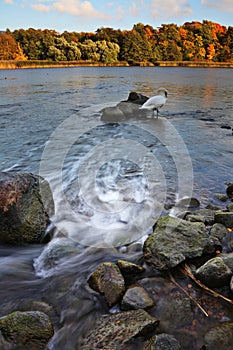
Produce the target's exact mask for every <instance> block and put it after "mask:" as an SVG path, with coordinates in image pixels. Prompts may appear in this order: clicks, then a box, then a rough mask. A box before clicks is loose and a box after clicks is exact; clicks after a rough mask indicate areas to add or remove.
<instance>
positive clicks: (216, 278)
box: [195, 256, 232, 288]
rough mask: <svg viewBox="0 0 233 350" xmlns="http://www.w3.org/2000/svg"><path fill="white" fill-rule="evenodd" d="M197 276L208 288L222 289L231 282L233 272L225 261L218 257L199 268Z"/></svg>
mask: <svg viewBox="0 0 233 350" xmlns="http://www.w3.org/2000/svg"><path fill="white" fill-rule="evenodd" d="M195 276H196V277H197V279H199V280H200V281H201V282H203V283H204V284H205V285H206V286H207V287H210V288H213V287H222V286H224V285H227V284H228V283H229V282H230V279H231V276H232V271H231V270H230V268H229V267H228V266H227V265H226V264H225V263H224V261H223V259H222V258H221V257H218V256H217V257H215V258H213V259H210V260H208V261H207V262H206V263H205V264H204V265H202V266H201V267H199V268H198V269H197V270H196V272H195Z"/></svg>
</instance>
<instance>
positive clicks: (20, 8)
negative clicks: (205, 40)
mask: <svg viewBox="0 0 233 350" xmlns="http://www.w3.org/2000/svg"><path fill="white" fill-rule="evenodd" d="M0 13H1V27H0V30H5V29H6V28H9V29H10V30H14V29H19V28H24V29H27V28H30V27H31V28H35V29H39V28H40V29H45V28H48V29H54V30H56V31H58V32H60V33H61V32H63V31H64V30H67V31H77V32H81V31H84V32H94V31H96V29H97V28H100V27H111V28H114V29H118V28H120V29H121V30H124V29H131V28H132V27H133V25H134V24H136V23H139V22H141V23H143V24H150V25H152V26H153V27H154V28H157V27H159V26H160V25H161V24H162V23H176V24H178V25H181V24H183V23H184V22H187V21H194V20H196V21H200V22H202V20H203V19H207V20H210V21H213V22H217V23H219V24H222V25H225V26H233V0H130V1H125V0H107V1H101V0H0Z"/></svg>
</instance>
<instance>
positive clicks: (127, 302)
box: [121, 285, 154, 310]
mask: <svg viewBox="0 0 233 350" xmlns="http://www.w3.org/2000/svg"><path fill="white" fill-rule="evenodd" d="M152 306H154V301H153V299H151V297H150V296H149V294H148V292H147V291H146V290H145V289H144V288H143V287H141V286H137V285H134V286H130V287H129V288H128V289H127V291H126V292H125V295H124V297H123V299H122V302H121V309H122V310H137V309H148V308H150V307H152Z"/></svg>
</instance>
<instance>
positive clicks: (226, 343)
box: [204, 322, 233, 350]
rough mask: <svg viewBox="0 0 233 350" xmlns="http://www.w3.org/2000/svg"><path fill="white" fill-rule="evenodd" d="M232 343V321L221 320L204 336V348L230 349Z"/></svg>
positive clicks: (209, 349)
mask: <svg viewBox="0 0 233 350" xmlns="http://www.w3.org/2000/svg"><path fill="white" fill-rule="evenodd" d="M232 344H233V322H221V323H219V324H217V325H215V326H214V327H212V328H211V329H209V331H208V332H207V333H206V334H205V336H204V346H205V349H206V350H215V349H216V350H230V349H232Z"/></svg>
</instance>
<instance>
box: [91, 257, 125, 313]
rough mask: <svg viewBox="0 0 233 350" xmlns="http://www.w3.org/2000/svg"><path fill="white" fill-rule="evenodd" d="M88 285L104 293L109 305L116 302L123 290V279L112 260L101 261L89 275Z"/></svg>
mask: <svg viewBox="0 0 233 350" xmlns="http://www.w3.org/2000/svg"><path fill="white" fill-rule="evenodd" d="M88 284H89V286H90V287H91V288H92V289H93V290H95V291H96V292H99V293H101V294H104V296H105V298H106V301H107V303H108V305H109V306H112V305H114V304H116V303H117V302H118V301H119V300H120V299H121V297H122V295H123V293H124V291H125V281H124V278H123V276H122V274H121V271H120V269H119V267H118V266H117V265H116V264H114V263H112V262H104V263H102V264H101V265H100V266H99V267H98V268H97V269H96V270H95V271H94V272H93V273H92V274H91V276H90V277H89V279H88Z"/></svg>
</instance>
